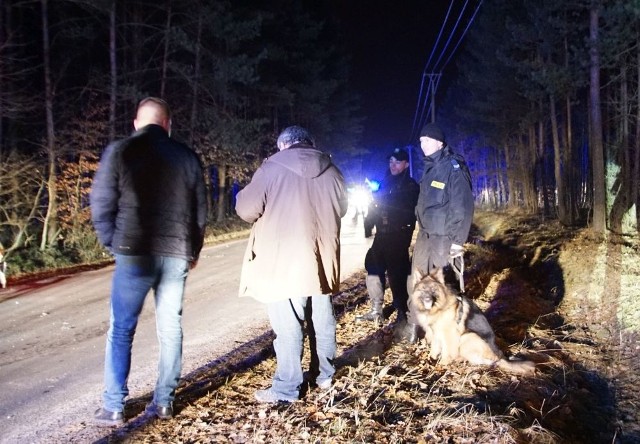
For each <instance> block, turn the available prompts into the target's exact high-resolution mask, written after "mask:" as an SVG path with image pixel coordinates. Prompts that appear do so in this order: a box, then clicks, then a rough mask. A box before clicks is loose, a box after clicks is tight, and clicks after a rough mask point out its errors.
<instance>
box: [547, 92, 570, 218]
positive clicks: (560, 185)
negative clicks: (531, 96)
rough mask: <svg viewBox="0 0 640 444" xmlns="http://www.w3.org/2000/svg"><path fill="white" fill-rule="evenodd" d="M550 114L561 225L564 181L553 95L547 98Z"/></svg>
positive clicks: (565, 213)
mask: <svg viewBox="0 0 640 444" xmlns="http://www.w3.org/2000/svg"><path fill="white" fill-rule="evenodd" d="M549 105H550V109H549V111H550V113H551V116H550V118H551V139H552V140H553V173H554V177H555V181H556V195H557V197H556V205H557V208H558V220H560V222H561V223H562V224H565V225H566V224H567V209H566V200H565V191H564V180H563V177H562V174H563V171H562V150H561V149H560V135H559V134H560V133H559V131H558V116H557V114H556V100H555V97H554V96H553V94H552V95H551V96H550V97H549Z"/></svg>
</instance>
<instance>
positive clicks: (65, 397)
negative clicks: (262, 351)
mask: <svg viewBox="0 0 640 444" xmlns="http://www.w3.org/2000/svg"><path fill="white" fill-rule="evenodd" d="M342 226H343V228H342V236H341V241H342V251H341V252H342V254H341V279H342V280H344V279H345V278H347V277H349V276H350V275H351V274H353V273H354V272H357V271H359V270H361V269H362V267H363V263H364V255H365V252H366V250H367V248H368V245H369V244H370V242H369V241H367V240H366V239H364V237H363V228H362V219H361V218H359V219H358V222H357V223H354V222H353V219H352V214H351V213H349V214H348V215H347V216H345V218H344V219H343V224H342ZM245 246H246V239H245V240H236V241H231V242H228V243H225V244H221V245H216V246H209V247H205V248H204V249H203V251H202V254H201V257H200V261H199V263H198V266H197V267H196V268H195V269H194V270H193V271H192V272H191V274H190V275H189V278H188V280H187V288H186V293H185V302H184V314H183V329H184V347H183V348H184V352H183V375H186V374H188V373H191V372H192V371H194V370H197V369H198V368H200V367H202V366H203V365H206V364H207V363H208V362H211V361H212V360H215V359H216V358H218V357H220V356H223V355H224V354H226V353H228V352H230V351H232V350H233V349H234V348H236V347H238V346H239V345H240V344H243V343H245V342H247V341H250V340H251V339H253V338H255V337H257V336H260V335H262V334H263V333H265V332H266V331H268V330H269V326H268V320H267V316H266V311H265V309H264V306H263V305H262V304H260V303H258V302H256V301H254V300H253V299H250V298H238V297H237V291H238V284H239V276H240V264H241V261H242V256H243V253H244V249H245ZM112 273H113V266H109V267H106V268H103V269H99V270H93V271H86V272H82V273H77V274H72V275H66V276H56V277H52V278H48V279H44V280H42V281H39V282H36V283H35V284H34V283H32V284H30V285H29V287H26V286H20V285H17V286H15V287H9V288H7V289H5V290H0V292H2V294H1V296H2V299H4V301H3V302H1V303H0V326H1V327H0V332H1V333H0V442H2V443H5V442H6V443H24V442H29V443H33V442H46V441H47V437H48V436H49V435H50V433H51V432H52V431H53V430H55V431H56V435H58V436H59V434H60V431H61V430H62V431H63V432H64V431H65V430H69V431H70V432H71V431H73V429H74V428H76V427H78V424H80V423H82V422H85V421H88V420H90V418H91V416H92V415H93V412H94V410H95V409H96V408H98V407H99V406H100V402H101V392H102V371H103V362H104V361H103V360H104V346H105V334H106V331H107V328H108V319H109V289H110V285H111V276H112ZM157 353H158V347H157V341H156V335H155V317H154V310H153V297H151V296H149V297H148V298H147V303H146V304H145V308H144V310H143V314H142V316H141V318H140V322H139V325H138V329H137V333H136V336H135V340H134V344H133V360H132V369H131V374H130V378H129V390H130V397H131V398H133V397H138V396H142V395H144V394H148V393H150V392H151V391H152V390H153V385H154V383H155V378H156V366H157Z"/></svg>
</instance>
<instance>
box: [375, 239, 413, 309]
mask: <svg viewBox="0 0 640 444" xmlns="http://www.w3.org/2000/svg"><path fill="white" fill-rule="evenodd" d="M412 236H413V233H412V232H410V231H408V230H407V231H398V232H395V233H377V234H376V237H375V238H374V240H373V244H372V245H371V248H370V249H369V251H367V255H366V257H365V259H364V268H365V269H366V270H367V274H369V275H377V276H378V277H379V278H380V281H381V282H382V288H384V287H385V283H386V282H385V281H386V280H385V273H386V277H387V278H388V280H389V287H390V288H391V294H392V295H393V307H394V308H395V309H396V310H398V316H400V317H404V316H405V315H406V313H407V301H408V299H409V294H408V293H407V277H408V276H409V274H410V273H411V260H410V259H409V245H411V237H412Z"/></svg>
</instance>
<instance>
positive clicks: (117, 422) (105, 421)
mask: <svg viewBox="0 0 640 444" xmlns="http://www.w3.org/2000/svg"><path fill="white" fill-rule="evenodd" d="M93 423H94V424H95V425H97V426H98V427H118V426H121V425H123V424H124V413H123V412H110V411H109V410H105V409H103V408H100V409H98V410H96V412H95V413H94V415H93Z"/></svg>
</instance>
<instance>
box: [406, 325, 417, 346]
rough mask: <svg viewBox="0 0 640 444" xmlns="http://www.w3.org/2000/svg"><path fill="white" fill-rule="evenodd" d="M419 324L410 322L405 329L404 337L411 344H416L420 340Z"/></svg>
mask: <svg viewBox="0 0 640 444" xmlns="http://www.w3.org/2000/svg"><path fill="white" fill-rule="evenodd" d="M418 333H419V329H418V324H410V323H408V324H407V326H406V327H405V329H404V338H405V339H406V340H407V342H408V343H409V344H415V343H417V342H418V339H419V338H418Z"/></svg>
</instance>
